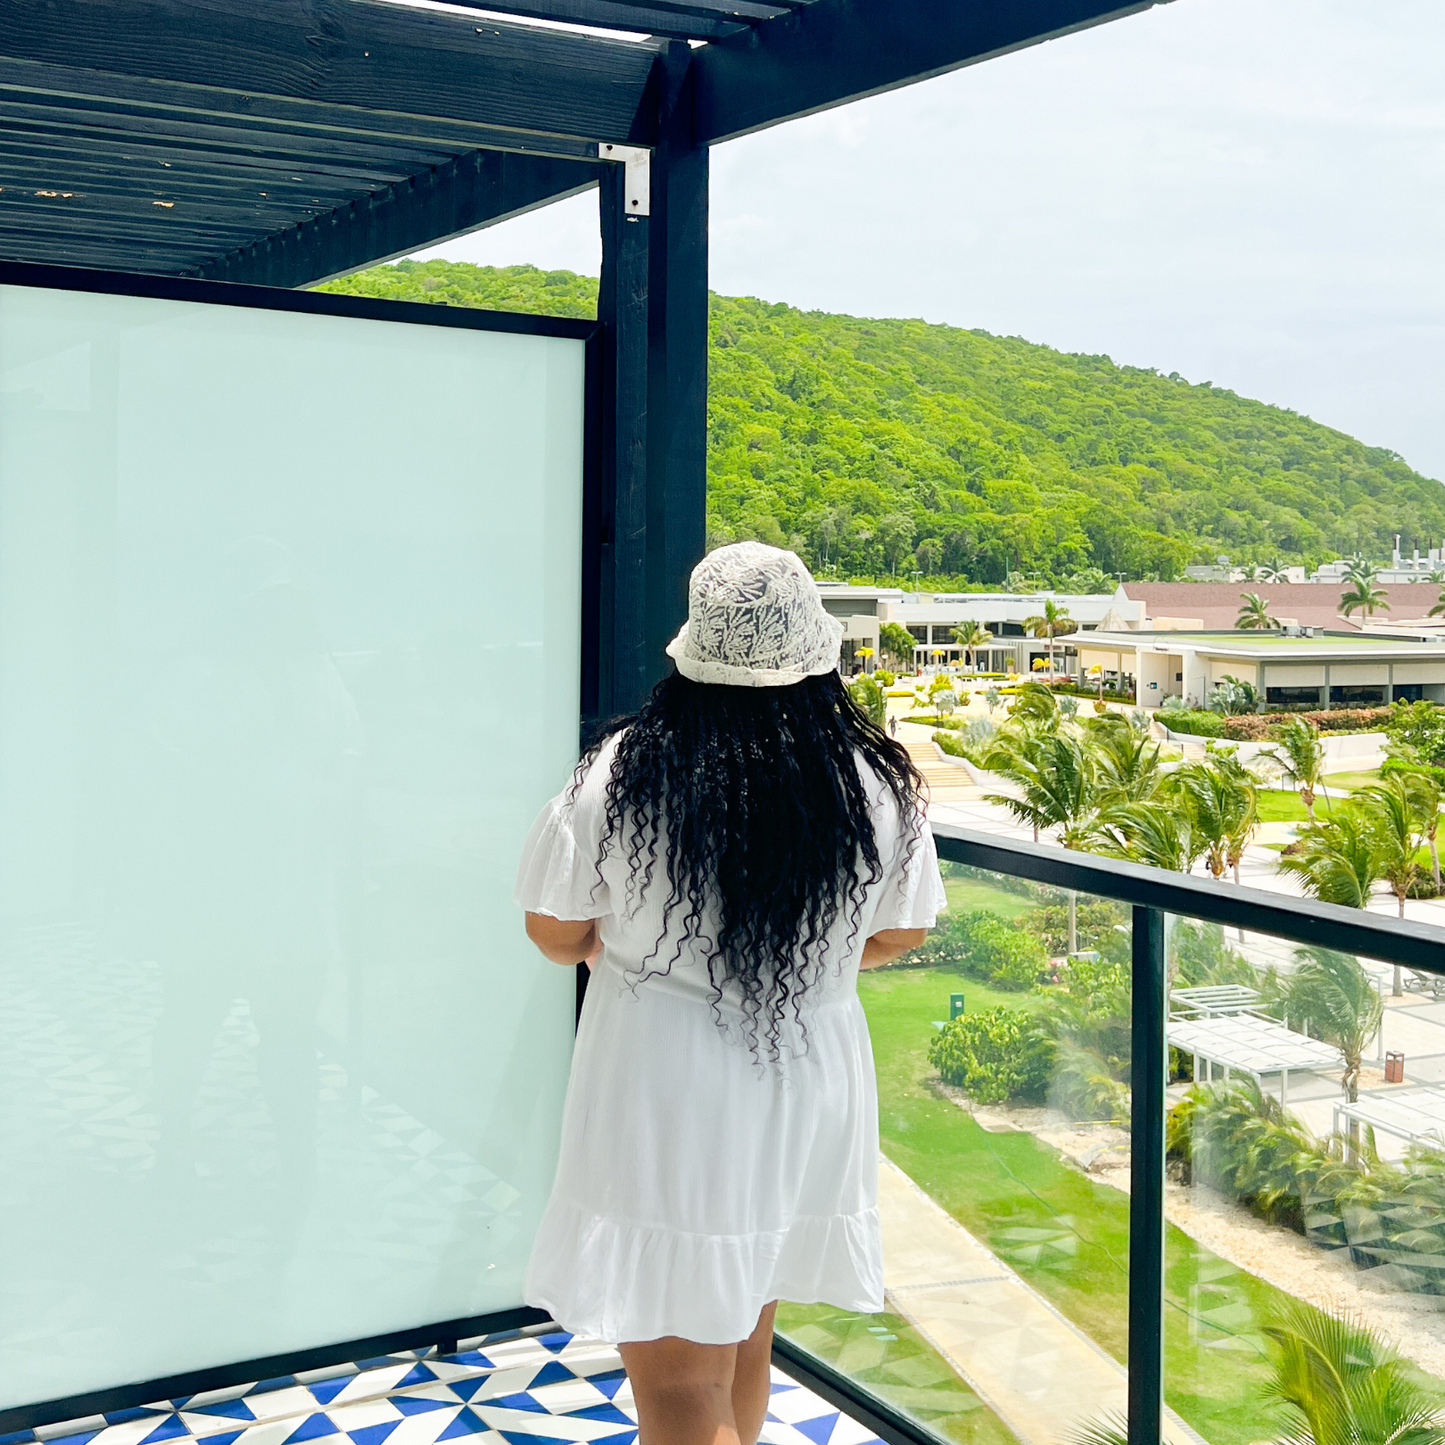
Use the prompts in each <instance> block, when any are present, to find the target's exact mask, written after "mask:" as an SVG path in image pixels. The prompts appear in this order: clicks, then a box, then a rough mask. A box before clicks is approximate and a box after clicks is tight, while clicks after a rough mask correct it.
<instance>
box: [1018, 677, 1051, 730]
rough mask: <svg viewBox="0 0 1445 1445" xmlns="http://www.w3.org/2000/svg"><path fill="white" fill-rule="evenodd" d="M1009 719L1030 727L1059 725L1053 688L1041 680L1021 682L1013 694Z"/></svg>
mask: <svg viewBox="0 0 1445 1445" xmlns="http://www.w3.org/2000/svg"><path fill="white" fill-rule="evenodd" d="M1009 721H1010V722H1013V723H1017V724H1019V725H1020V726H1024V727H1032V728H1056V727H1057V726H1058V725H1059V704H1058V699H1057V698H1055V697H1054V694H1053V690H1052V689H1050V688H1047V687H1045V686H1044V685H1043V683H1041V682H1026V683H1023V684H1022V685H1021V686H1020V688H1019V690H1018V692H1017V693H1016V694H1015V695H1014V705H1013V708H1012V710H1011V711H1010V713H1009Z"/></svg>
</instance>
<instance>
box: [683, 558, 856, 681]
mask: <svg viewBox="0 0 1445 1445" xmlns="http://www.w3.org/2000/svg"><path fill="white" fill-rule="evenodd" d="M842 640H843V624H842V623H841V622H839V621H838V619H837V618H836V617H831V616H829V614H828V613H827V612H826V611H825V610H824V608H823V602H822V599H821V598H820V597H819V596H818V588H817V585H816V584H815V583H814V581H813V575H812V573H811V572H809V571H808V569H807V568H806V567H805V566H804V565H803V562H802V559H801V558H800V557H798V556H796V555H795V554H794V553H792V552H785V551H783V549H782V548H781V547H769V546H767V545H766V544H764V543H762V542H734V543H733V544H732V545H731V546H728V547H719V548H717V550H716V551H713V552H709V553H708V555H707V556H706V557H704V558H703V559H702V561H701V562H699V563H698V564H697V566H696V567H694V568H693V569H692V579H691V581H690V582H689V583H688V589H687V621H686V622H684V623H683V624H682V630H681V631H680V632H679V633H678V634H677V636H676V637H674V638H673V639H672V641H671V642H670V643H668V645H667V655H668V656H669V657H670V658H672V659H673V661H674V662H675V663H676V664H677V670H678V671H679V672H680V673H681V674H682V675H683V676H684V677H686V678H690V679H691V680H692V681H693V682H714V683H724V684H727V685H729V686H731V687H790V686H792V685H793V684H794V683H798V682H802V680H803V679H804V678H805V677H821V676H822V675H823V674H824V673H828V672H832V671H834V670H835V669H836V668H837V666H838V651H839V646H840V644H841V643H842Z"/></svg>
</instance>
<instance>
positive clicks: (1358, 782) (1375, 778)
mask: <svg viewBox="0 0 1445 1445" xmlns="http://www.w3.org/2000/svg"><path fill="white" fill-rule="evenodd" d="M1379 781H1380V770H1379V769H1378V768H1371V769H1369V771H1368V772H1363V773H1326V774H1325V787H1327V788H1328V789H1329V790H1330V791H1331V792H1332V793H1345V792H1350V793H1352V792H1354V790H1355V789H1356V788H1364V787H1368V786H1369V785H1370V784H1371V783H1378V782H1379Z"/></svg>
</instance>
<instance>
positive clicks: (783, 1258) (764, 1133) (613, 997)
mask: <svg viewBox="0 0 1445 1445" xmlns="http://www.w3.org/2000/svg"><path fill="white" fill-rule="evenodd" d="M614 744H615V739H613V740H611V741H610V742H609V743H608V744H607V745H606V746H605V747H604V748H603V750H602V751H601V753H600V754H599V755H598V757H597V759H596V761H595V762H594V763H593V765H592V767H591V768H590V770H589V772H588V773H587V775H586V777H585V778H584V779H583V781H582V785H581V787H580V789H579V790H578V792H577V794H576V796H575V798H573V799H571V800H570V801H569V799H568V797H567V794H566V793H565V792H564V793H563V794H561V795H559V796H558V797H557V798H555V799H554V800H553V801H552V802H551V803H549V804H548V805H547V807H546V808H545V809H544V810H543V812H542V815H541V817H539V818H538V820H537V822H536V824H535V825H534V826H533V828H532V832H531V835H530V836H529V837H528V839H527V844H526V847H525V848H524V850H523V854H522V863H521V868H520V871H519V873H518V878H517V888H516V895H515V896H516V901H517V902H518V904H520V905H521V907H523V908H524V909H526V910H528V911H529V912H532V913H545V914H550V915H551V916H552V917H555V918H564V919H586V918H595V919H597V920H598V932H599V936H600V938H601V941H602V954H601V957H600V959H599V960H598V962H597V964H596V965H595V966H594V969H593V972H592V977H591V980H590V982H589V984H588V988H587V999H586V1003H585V1004H584V1006H583V1009H582V1018H581V1022H580V1024H579V1027H578V1031H577V1043H576V1051H575V1054H574V1056H573V1060H572V1075H571V1080H570V1083H569V1085H568V1089H567V1101H566V1105H565V1108H564V1112H563V1120H562V1145H561V1157H560V1159H559V1161H558V1166H557V1177H556V1181H555V1183H554V1184H553V1187H552V1194H551V1198H550V1200H549V1201H548V1204H547V1208H546V1211H545V1213H544V1215H543V1218H542V1223H541V1226H540V1228H539V1230H538V1233H537V1239H536V1242H535V1244H534V1245H533V1249H532V1256H531V1261H530V1264H529V1265H528V1269H527V1277H526V1285H525V1297H526V1300H527V1302H528V1303H529V1304H531V1305H535V1306H537V1307H538V1308H540V1309H545V1310H547V1311H548V1312H549V1313H550V1314H551V1316H552V1318H553V1319H555V1320H556V1321H557V1322H558V1324H560V1325H562V1326H563V1327H564V1328H565V1329H567V1330H570V1331H572V1332H574V1333H577V1334H583V1335H589V1336H592V1337H594V1338H598V1339H602V1340H607V1341H612V1342H625V1341H629V1340H651V1339H657V1338H659V1337H661V1336H663V1335H677V1336H681V1337H682V1338H684V1339H688V1340H694V1341H697V1342H698V1343H701V1344H731V1343H734V1342H735V1341H738V1340H743V1339H746V1338H747V1337H748V1335H749V1334H751V1333H752V1330H753V1327H754V1326H755V1325H756V1324H757V1319H758V1312H759V1311H760V1310H761V1309H762V1307H763V1306H764V1305H765V1304H767V1303H768V1302H769V1301H770V1300H775V1299H786V1300H792V1301H794V1302H797V1303H800V1304H818V1303H827V1304H832V1305H837V1306H839V1307H840V1308H843V1309H847V1310H858V1311H867V1312H874V1311H878V1310H881V1309H882V1308H883V1260H882V1248H881V1241H880V1237H879V1227H878V1209H877V1195H878V1100H877V1092H876V1087H875V1082H874V1074H873V1054H872V1049H871V1045H870V1042H869V1038H868V1024H867V1021H866V1020H865V1018H864V1015H863V1008H862V1005H861V1004H860V1003H859V1002H858V993H857V977H858V961H859V958H860V956H861V954H862V951H863V942H864V940H865V939H866V938H867V937H868V936H869V935H870V934H873V933H877V932H879V931H880V930H882V929H886V928H929V927H932V925H933V923H934V919H935V916H936V914H937V913H938V912H939V911H940V910H941V909H942V908H943V907H944V894H943V884H942V882H941V880H940V878H939V875H938V860H937V855H936V853H935V851H934V847H933V838H932V835H931V834H930V833H929V832H928V831H927V829H926V828H925V829H923V831H922V833H921V836H918V837H916V838H915V839H913V841H912V847H911V849H910V848H909V846H908V843H909V839H908V838H907V837H906V836H905V834H904V830H903V828H902V827H901V820H900V815H899V811H898V808H897V806H896V805H895V804H894V802H893V800H892V797H891V795H890V794H889V793H888V792H887V790H886V788H885V787H884V786H883V785H882V783H880V782H879V781H878V779H877V778H876V777H875V776H874V774H873V773H872V771H871V770H870V769H869V768H867V767H866V765H863V764H861V763H860V770H861V771H862V774H863V778H864V783H865V786H866V787H867V789H868V792H869V796H870V798H871V799H872V802H873V818H874V828H875V832H876V837H877V843H878V855H879V858H880V859H881V860H882V863H883V870H884V876H883V878H882V880H881V881H880V882H878V883H877V884H875V885H873V886H872V887H870V888H869V889H868V890H867V893H866V897H865V899H864V904H863V911H862V915H861V918H860V920H859V926H858V928H857V930H856V934H855V936H854V938H853V941H852V943H851V945H850V944H849V934H850V931H851V930H850V928H849V925H848V921H847V919H846V918H844V919H842V920H840V921H839V923H838V924H837V925H836V926H835V928H834V930H833V932H832V934H831V935H830V937H829V939H828V942H827V946H828V950H829V956H828V959H827V962H828V968H827V970H826V972H825V973H824V975H823V977H822V978H821V980H820V981H819V983H818V984H816V985H815V986H814V987H813V988H811V989H809V990H808V991H807V992H805V994H804V995H803V1004H802V1009H803V1021H804V1027H805V1029H806V1047H804V1041H803V1039H802V1037H801V1034H800V1031H799V1030H798V1029H797V1028H796V1027H793V1028H788V1029H785V1032H784V1049H783V1054H784V1057H783V1058H782V1059H781V1061H780V1062H778V1063H775V1064H770V1063H766V1062H763V1063H760V1062H759V1061H758V1058H757V1057H755V1055H754V1053H753V1052H752V1051H751V1050H750V1049H749V1047H748V1044H747V1042H746V1040H745V1039H744V1038H743V1037H742V1035H741V1031H740V1019H741V1014H740V1010H739V1008H738V1001H737V997H736V995H735V994H733V992H732V990H731V988H729V989H728V990H726V991H725V993H724V997H723V1000H722V1001H721V1003H720V1004H719V1005H718V1009H717V1010H715V1009H714V1007H713V994H712V988H711V985H710V984H709V982H708V977H707V971H706V966H705V965H704V964H703V963H701V962H700V961H699V960H698V959H697V958H696V957H695V956H693V955H692V954H691V952H690V951H689V949H688V948H686V947H684V951H683V955H682V957H681V959H679V960H678V961H677V962H676V963H674V964H673V965H672V968H671V970H670V972H668V973H667V974H666V975H658V974H655V973H650V972H649V973H648V974H647V976H644V977H639V975H641V974H643V973H644V960H645V959H647V957H648V955H649V954H652V952H653V949H654V946H655V945H656V944H657V941H658V937H659V935H660V934H661V933H662V905H663V901H664V900H665V898H666V893H667V882H666V877H665V870H664V868H663V862H662V859H661V857H660V856H659V861H658V873H659V874H661V875H662V877H661V882H660V883H659V882H657V881H654V883H653V886H652V887H651V888H649V889H648V890H647V892H646V893H645V894H644V896H643V899H642V902H641V905H640V906H637V904H636V901H635V900H634V902H633V905H632V907H633V908H634V910H635V911H632V912H630V913H626V909H627V907H628V905H627V903H626V880H627V873H628V867H627V862H626V859H625V857H622V856H619V854H620V850H618V849H616V848H610V849H609V853H608V857H607V859H606V861H605V862H604V863H603V865H602V881H601V882H600V883H599V882H598V878H597V866H596V865H597V858H598V853H599V839H600V836H601V832H602V826H603V803H604V793H605V787H606V779H607V773H608V768H609V766H610V764H611V760H612V754H613V746H614ZM659 851H660V850H659ZM679 911H680V910H679ZM624 915H626V916H624ZM679 932H680V920H679V919H677V918H676V917H674V920H673V926H672V927H671V928H670V930H669V934H668V936H667V937H665V938H664V940H663V943H662V945H661V947H660V949H658V951H657V953H656V956H655V958H654V960H653V961H652V963H651V964H650V965H648V967H649V968H656V967H659V966H660V965H661V964H665V963H666V961H667V960H668V959H670V958H671V957H672V956H673V951H674V947H675V943H676V937H677V934H678V933H679ZM719 1013H720V1014H721V1017H722V1020H723V1025H724V1026H723V1027H719V1023H718V1017H719ZM760 1053H762V1051H761V1050H760ZM763 1057H764V1058H766V1054H765V1053H763Z"/></svg>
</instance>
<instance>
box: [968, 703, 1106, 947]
mask: <svg viewBox="0 0 1445 1445" xmlns="http://www.w3.org/2000/svg"><path fill="white" fill-rule="evenodd" d="M1040 690H1041V691H1044V690H1045V689H1040ZM983 765H984V767H986V768H989V769H990V770H992V771H993V772H996V773H998V774H999V775H1000V776H1001V777H1005V778H1007V779H1008V780H1009V781H1010V782H1011V783H1013V784H1014V786H1015V787H1016V788H1018V790H1019V794H1020V796H1018V797H1013V796H1011V795H1008V794H1003V793H986V794H985V795H984V797H985V800H986V801H988V802H990V803H1001V804H1002V805H1003V806H1004V807H1005V808H1007V809H1008V810H1009V812H1010V813H1012V814H1013V815H1014V817H1015V818H1017V819H1018V820H1019V821H1020V822H1021V823H1027V824H1029V826H1030V827H1032V828H1033V830H1034V842H1035V843H1037V842H1038V840H1039V833H1040V831H1041V830H1042V829H1044V828H1056V829H1057V830H1058V834H1059V841H1060V842H1061V843H1062V844H1063V845H1064V847H1065V848H1076V849H1077V848H1086V847H1088V846H1089V842H1090V840H1091V828H1092V821H1093V815H1094V811H1095V807H1096V789H1095V769H1094V756H1093V750H1092V749H1091V748H1090V746H1089V744H1088V741H1087V739H1086V738H1085V737H1083V736H1082V735H1081V734H1079V733H1078V732H1076V731H1072V730H1071V731H1068V732H1064V731H1060V730H1055V731H1044V730H1042V729H1039V728H1030V727H1021V728H1019V729H1018V730H1017V731H1016V732H1014V733H1013V734H1012V735H1003V736H1001V737H1000V738H999V740H998V741H997V742H996V743H995V744H994V746H993V747H992V748H990V749H989V751H988V752H987V753H985V754H984V759H983ZM1077 909H1078V895H1077V893H1075V891H1074V890H1073V889H1070V890H1069V952H1070V953H1077V952H1078V948H1079V934H1078V923H1077Z"/></svg>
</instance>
